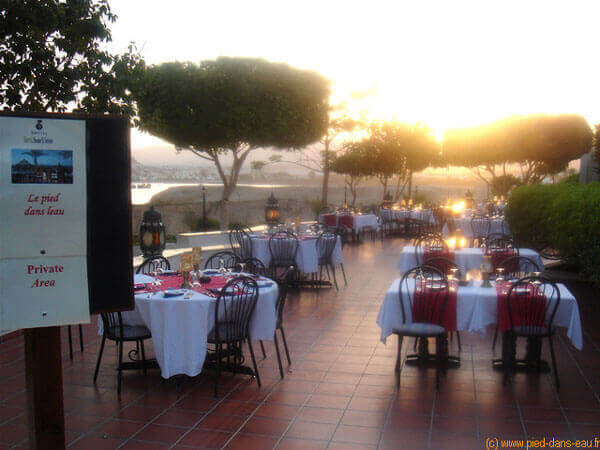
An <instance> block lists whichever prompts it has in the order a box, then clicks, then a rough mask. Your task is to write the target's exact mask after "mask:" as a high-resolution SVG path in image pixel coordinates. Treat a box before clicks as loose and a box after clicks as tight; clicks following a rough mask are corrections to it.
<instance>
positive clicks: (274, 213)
mask: <svg viewBox="0 0 600 450" xmlns="http://www.w3.org/2000/svg"><path fill="white" fill-rule="evenodd" d="M265 222H266V223H267V225H269V226H273V225H277V224H278V223H279V200H277V199H276V198H275V196H274V195H273V193H272V192H271V196H270V197H269V198H268V200H267V204H266V205H265Z"/></svg>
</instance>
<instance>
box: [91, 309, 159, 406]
mask: <svg viewBox="0 0 600 450" xmlns="http://www.w3.org/2000/svg"><path fill="white" fill-rule="evenodd" d="M100 316H101V317H102V325H103V327H104V330H103V333H102V342H101V344H100V353H98V360H97V361H96V370H95V372H94V384H96V379H97V378H98V369H100V361H101V360H102V352H103V351H104V343H105V342H106V340H107V339H108V340H111V341H115V342H116V343H117V344H118V346H119V362H118V365H117V371H118V378H117V380H118V381H117V394H118V395H119V396H120V395H121V379H122V372H123V370H129V369H137V370H139V369H142V370H143V371H144V375H146V353H145V351H144V341H145V340H146V339H150V338H151V337H152V334H151V333H150V330H149V329H148V328H147V327H145V326H143V325H124V324H123V318H122V316H121V313H120V312H108V313H101V314H100ZM123 342H135V343H136V346H139V348H140V349H141V354H142V355H141V356H142V361H141V364H140V363H139V362H137V363H124V362H123Z"/></svg>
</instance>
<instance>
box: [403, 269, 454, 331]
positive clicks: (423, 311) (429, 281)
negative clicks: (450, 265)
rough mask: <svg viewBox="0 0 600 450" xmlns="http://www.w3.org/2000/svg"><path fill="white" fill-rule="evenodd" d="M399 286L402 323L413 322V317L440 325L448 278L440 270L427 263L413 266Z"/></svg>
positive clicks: (444, 306) (446, 297) (444, 305)
mask: <svg viewBox="0 0 600 450" xmlns="http://www.w3.org/2000/svg"><path fill="white" fill-rule="evenodd" d="M399 287H400V290H399V300H400V310H401V311H402V323H409V322H414V321H415V320H413V317H414V318H417V319H418V321H419V323H432V324H436V325H441V323H442V318H443V317H444V310H445V308H446V302H447V299H448V280H447V279H446V277H445V276H444V274H443V273H442V272H440V271H439V270H438V269H436V268H435V267H431V266H427V265H424V266H417V267H413V268H412V269H410V270H408V271H407V272H406V273H405V274H404V275H403V276H402V278H401V280H400V286H399ZM425 291H427V292H425ZM409 312H410V314H409Z"/></svg>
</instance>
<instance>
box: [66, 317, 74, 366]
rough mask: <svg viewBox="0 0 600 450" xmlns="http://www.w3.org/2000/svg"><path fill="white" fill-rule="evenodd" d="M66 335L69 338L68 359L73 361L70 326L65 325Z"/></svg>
mask: <svg viewBox="0 0 600 450" xmlns="http://www.w3.org/2000/svg"><path fill="white" fill-rule="evenodd" d="M67 334H68V336H69V358H71V359H73V338H72V336H71V325H67Z"/></svg>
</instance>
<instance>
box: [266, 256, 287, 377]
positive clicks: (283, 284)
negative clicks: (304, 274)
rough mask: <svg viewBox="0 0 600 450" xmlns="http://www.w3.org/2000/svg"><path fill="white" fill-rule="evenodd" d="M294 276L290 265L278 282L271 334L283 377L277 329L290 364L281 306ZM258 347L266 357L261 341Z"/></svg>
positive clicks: (283, 304)
mask: <svg viewBox="0 0 600 450" xmlns="http://www.w3.org/2000/svg"><path fill="white" fill-rule="evenodd" d="M295 276H296V268H295V267H290V268H289V269H288V270H287V272H286V273H285V276H284V277H283V280H281V281H280V282H279V283H278V284H279V295H278V297H277V304H276V309H277V323H276V325H275V334H274V336H273V343H274V344H275V352H276V353H277V363H278V364H279V375H280V376H281V378H283V366H282V364H281V354H280V353H279V342H278V341H277V330H279V332H280V333H281V340H282V341H283V347H284V349H285V356H286V358H287V362H288V366H291V365H292V359H291V358H290V351H289V349H288V345H287V341H286V339H285V332H284V331H283V308H285V300H286V298H287V293H288V290H289V287H290V285H291V283H292V280H293V279H294V277H295ZM260 348H261V350H262V354H263V358H266V357H267V354H266V352H265V346H264V344H263V341H260Z"/></svg>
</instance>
